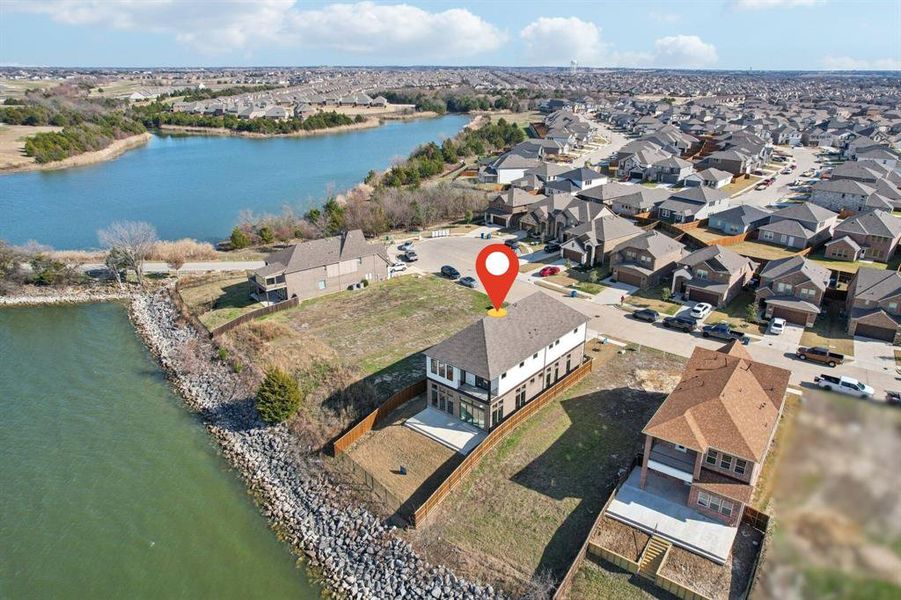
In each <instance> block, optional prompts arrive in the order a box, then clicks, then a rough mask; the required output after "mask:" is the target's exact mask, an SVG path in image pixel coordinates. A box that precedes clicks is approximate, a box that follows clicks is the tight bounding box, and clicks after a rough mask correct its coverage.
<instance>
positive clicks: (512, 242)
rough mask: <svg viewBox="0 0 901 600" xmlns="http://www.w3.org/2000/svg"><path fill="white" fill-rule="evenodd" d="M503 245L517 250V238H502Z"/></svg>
mask: <svg viewBox="0 0 901 600" xmlns="http://www.w3.org/2000/svg"><path fill="white" fill-rule="evenodd" d="M504 245H505V246H507V247H508V248H513V249H514V250H519V240H518V239H516V238H512V239H509V240H504Z"/></svg>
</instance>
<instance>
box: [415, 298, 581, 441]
mask: <svg viewBox="0 0 901 600" xmlns="http://www.w3.org/2000/svg"><path fill="white" fill-rule="evenodd" d="M587 332H588V317H586V316H585V315H584V314H582V313H580V312H579V311H577V310H574V309H572V308H570V307H568V306H567V305H565V304H563V303H562V302H560V301H558V300H555V299H554V298H552V297H550V296H549V295H547V294H544V293H541V292H538V293H535V294H532V295H531V296H527V297H525V298H523V299H522V300H520V301H518V302H516V303H514V304H511V305H510V306H508V307H507V316H505V317H503V318H496V317H484V318H482V319H481V320H479V321H476V322H475V323H473V324H472V325H470V326H469V327H466V328H465V329H463V330H462V331H459V332H458V333H455V334H454V335H452V336H451V337H449V338H447V339H446V340H444V341H443V342H440V343H438V344H436V345H435V346H432V347H431V348H430V349H428V350H427V351H426V353H425V354H426V377H427V383H428V389H427V394H428V404H429V406H431V407H433V408H437V409H438V410H442V411H444V412H446V413H448V414H450V415H453V416H454V417H456V418H458V419H460V420H461V421H463V422H465V423H468V424H470V425H472V426H474V427H477V428H479V429H483V430H485V431H488V430H491V429H493V428H494V427H496V426H497V425H498V424H500V423H501V422H502V421H503V420H504V419H505V418H507V417H509V416H510V415H512V414H513V413H514V412H516V411H517V410H519V409H520V408H522V407H523V406H525V405H526V404H528V403H529V402H530V401H531V400H532V399H534V398H535V397H536V396H537V395H539V394H540V393H541V392H542V391H544V390H546V389H547V388H549V387H551V386H553V385H554V384H555V383H556V382H557V381H559V380H560V379H562V378H564V377H566V375H567V374H568V373H570V372H571V371H573V370H574V369H575V368H576V367H578V366H579V365H580V364H582V360H583V356H584V353H585V350H584V346H585V341H586V339H587Z"/></svg>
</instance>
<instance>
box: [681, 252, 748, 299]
mask: <svg viewBox="0 0 901 600" xmlns="http://www.w3.org/2000/svg"><path fill="white" fill-rule="evenodd" d="M677 265H678V269H677V270H676V272H675V273H674V274H673V285H672V288H671V291H672V293H673V294H679V293H681V294H683V295H684V297H685V299H686V300H695V301H697V302H707V303H709V304H712V305H713V306H724V305H726V304H729V302H731V301H732V300H733V299H734V298H735V297H736V296H737V295H738V294H739V292H741V289H742V287H744V285H745V284H747V283H748V282H749V281H750V280H751V277H753V275H754V270H755V269H756V268H757V263H755V262H753V261H752V260H751V259H749V258H746V257H744V256H742V255H740V254H738V253H736V252H734V251H732V250H730V249H729V248H727V247H725V246H707V247H706V248H701V249H700V250H696V251H694V252H692V253H691V254H688V255H687V256H684V257H682V258H681V259H679V260H678V261H677Z"/></svg>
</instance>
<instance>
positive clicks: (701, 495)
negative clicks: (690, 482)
mask: <svg viewBox="0 0 901 600" xmlns="http://www.w3.org/2000/svg"><path fill="white" fill-rule="evenodd" d="M698 504H700V505H701V506H710V494H708V493H707V492H698Z"/></svg>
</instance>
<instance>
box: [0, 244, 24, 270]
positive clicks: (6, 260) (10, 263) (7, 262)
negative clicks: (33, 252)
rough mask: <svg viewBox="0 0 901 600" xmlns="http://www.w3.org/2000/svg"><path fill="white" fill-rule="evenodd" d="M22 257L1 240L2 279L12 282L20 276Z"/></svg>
mask: <svg viewBox="0 0 901 600" xmlns="http://www.w3.org/2000/svg"><path fill="white" fill-rule="evenodd" d="M21 260H22V257H21V256H20V255H19V253H18V252H17V251H16V250H15V248H13V247H12V246H10V245H8V244H7V243H6V242H4V241H3V240H0V279H3V280H10V279H13V278H15V277H16V275H18V274H19V269H20V264H19V263H20V261H21Z"/></svg>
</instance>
